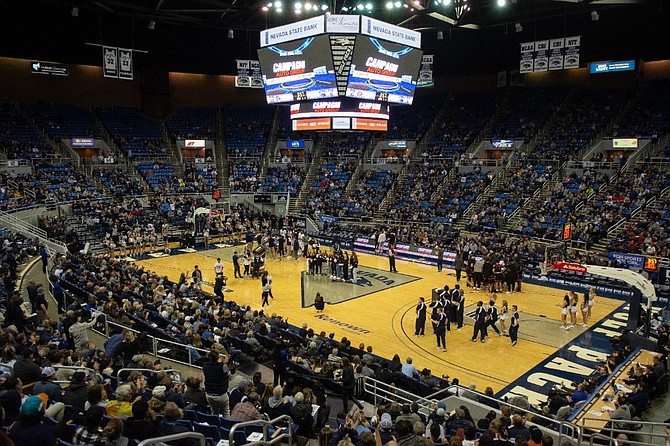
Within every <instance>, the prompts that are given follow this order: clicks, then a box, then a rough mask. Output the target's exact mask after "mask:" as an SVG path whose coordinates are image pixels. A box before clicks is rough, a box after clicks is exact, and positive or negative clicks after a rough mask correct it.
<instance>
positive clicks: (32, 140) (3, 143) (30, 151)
mask: <svg viewBox="0 0 670 446" xmlns="http://www.w3.org/2000/svg"><path fill="white" fill-rule="evenodd" d="M0 150H2V151H3V152H4V153H5V154H6V155H7V158H8V159H22V158H23V159H35V158H43V157H44V156H45V155H47V154H50V153H52V152H53V149H52V148H51V146H50V145H49V143H48V142H47V141H46V140H45V139H44V138H43V137H42V135H41V134H40V133H39V132H38V131H37V130H35V128H34V127H33V126H31V125H30V124H29V123H28V122H26V120H25V119H23V116H21V113H20V112H19V111H18V110H17V109H16V107H15V106H14V104H10V103H6V102H1V103H0Z"/></svg>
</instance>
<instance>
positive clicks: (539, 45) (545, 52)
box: [533, 40, 549, 71]
mask: <svg viewBox="0 0 670 446" xmlns="http://www.w3.org/2000/svg"><path fill="white" fill-rule="evenodd" d="M548 68H549V41H548V40H538V41H537V42H535V60H534V64H533V71H547V69H548Z"/></svg>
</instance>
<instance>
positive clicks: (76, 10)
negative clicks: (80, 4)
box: [70, 6, 79, 17]
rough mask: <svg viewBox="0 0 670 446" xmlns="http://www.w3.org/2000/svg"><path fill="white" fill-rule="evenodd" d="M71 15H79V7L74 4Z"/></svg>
mask: <svg viewBox="0 0 670 446" xmlns="http://www.w3.org/2000/svg"><path fill="white" fill-rule="evenodd" d="M70 15H71V16H72V17H79V8H77V7H76V6H74V7H73V8H72V9H71V10H70Z"/></svg>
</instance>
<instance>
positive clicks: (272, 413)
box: [263, 386, 292, 420]
mask: <svg viewBox="0 0 670 446" xmlns="http://www.w3.org/2000/svg"><path fill="white" fill-rule="evenodd" d="M291 408H292V406H291V402H290V400H289V398H288V397H287V396H283V389H282V387H281V386H276V387H275V388H274V389H273V390H272V396H271V397H270V398H268V400H267V401H266V402H265V404H264V405H263V413H265V414H267V416H268V418H269V419H271V420H274V419H275V418H277V417H280V416H282V415H290V414H291Z"/></svg>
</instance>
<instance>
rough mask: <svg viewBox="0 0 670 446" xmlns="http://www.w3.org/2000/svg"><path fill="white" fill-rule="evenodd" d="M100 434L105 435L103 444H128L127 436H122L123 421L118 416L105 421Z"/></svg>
mask: <svg viewBox="0 0 670 446" xmlns="http://www.w3.org/2000/svg"><path fill="white" fill-rule="evenodd" d="M102 434H103V435H104V437H105V446H128V438H126V437H124V436H123V422H122V421H121V420H119V419H118V418H112V419H111V420H109V421H107V425H106V426H105V428H104V429H103V430H102Z"/></svg>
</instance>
